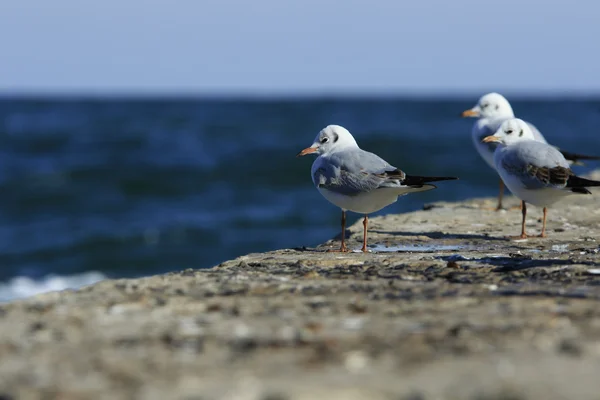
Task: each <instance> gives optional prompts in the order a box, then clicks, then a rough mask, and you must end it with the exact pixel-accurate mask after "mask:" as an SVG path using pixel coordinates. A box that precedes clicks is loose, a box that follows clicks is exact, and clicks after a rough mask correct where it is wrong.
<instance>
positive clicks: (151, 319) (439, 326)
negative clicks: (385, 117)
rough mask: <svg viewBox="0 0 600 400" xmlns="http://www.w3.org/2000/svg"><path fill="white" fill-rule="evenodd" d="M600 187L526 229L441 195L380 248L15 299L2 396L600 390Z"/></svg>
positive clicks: (385, 236)
mask: <svg viewBox="0 0 600 400" xmlns="http://www.w3.org/2000/svg"><path fill="white" fill-rule="evenodd" d="M440 190H441V189H440ZM400 201H401V199H400ZM508 203H509V205H516V204H517V201H516V200H515V199H514V198H511V199H510V200H509V201H508ZM598 204H599V198H598V196H597V195H591V196H582V195H581V196H572V197H571V198H569V199H567V200H565V201H563V202H562V203H559V204H558V205H557V206H556V207H554V208H553V209H551V210H550V213H549V224H548V233H549V237H548V238H547V239H538V238H533V239H527V240H524V241H513V240H507V239H506V238H505V236H507V235H515V234H518V233H519V229H520V212H519V211H518V210H509V211H501V212H494V211H489V210H485V209H483V208H482V207H485V206H488V207H493V205H494V200H493V199H479V200H472V201H466V202H461V203H437V204H435V205H432V206H427V207H425V208H426V209H424V210H423V211H418V212H413V213H408V214H401V215H388V216H385V217H378V218H373V219H372V220H371V226H370V228H371V229H370V233H371V234H370V245H371V246H373V248H374V249H376V250H375V251H373V252H371V253H368V254H362V253H358V252H355V253H349V254H339V253H328V252H325V250H326V249H328V248H331V247H334V248H335V247H337V246H338V245H339V242H338V241H331V242H328V243H325V244H324V245H322V246H320V247H318V248H316V249H287V250H279V251H273V252H270V253H264V254H250V255H247V256H244V257H240V258H238V259H235V260H232V261H227V262H225V263H223V264H221V265H218V266H216V267H214V268H212V269H209V270H186V271H182V272H176V273H170V274H166V275H161V276H153V277H149V278H144V279H132V280H110V281H104V282H101V283H99V284H96V285H93V286H90V287H87V288H83V289H81V290H79V291H64V292H60V293H49V294H45V295H41V296H37V297H35V298H31V299H28V300H25V301H18V302H14V303H10V304H5V305H3V306H2V307H1V308H0V332H1V333H0V359H1V362H0V388H1V391H2V392H1V393H0V398H2V399H9V398H14V399H29V398H32V399H34V398H36V399H37V398H48V399H51V398H60V399H96V398H98V399H148V400H153V399H240V400H241V399H248V400H251V399H252V400H253V399H257V400H258V399H260V400H275V399H345V400H346V399H398V400H402V399H406V400H408V399H412V400H416V399H473V400H488V399H489V400H491V399H496V400H498V399H598V398H600V302H599V299H600V275H599V274H600V265H599V263H600V259H599V255H598V243H597V242H596V239H597V238H598V237H599V229H600V210H598V206H597V205H598ZM529 211H530V213H529V219H528V224H529V227H530V231H531V232H532V233H533V232H537V233H539V230H540V227H541V223H540V220H539V217H540V216H541V210H539V209H536V208H535V207H530V208H529ZM353 218H356V216H355V215H354V216H353ZM348 233H349V235H350V239H349V244H350V246H351V248H353V249H358V248H360V241H361V239H362V224H361V222H360V220H357V222H356V223H355V224H354V225H352V226H351V227H350V228H349V230H348ZM383 247H388V248H387V249H385V250H386V251H383V250H384V249H383ZM2 395H3V396H4V397H2Z"/></svg>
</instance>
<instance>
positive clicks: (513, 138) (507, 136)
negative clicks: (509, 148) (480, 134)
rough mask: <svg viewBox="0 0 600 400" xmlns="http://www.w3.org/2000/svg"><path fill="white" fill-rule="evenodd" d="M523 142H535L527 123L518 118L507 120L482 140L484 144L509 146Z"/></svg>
mask: <svg viewBox="0 0 600 400" xmlns="http://www.w3.org/2000/svg"><path fill="white" fill-rule="evenodd" d="M523 140H535V137H534V136H533V132H532V131H531V128H529V125H527V122H525V121H523V120H522V119H519V118H512V119H507V120H506V121H504V122H503V123H502V124H501V125H500V127H499V128H498V130H497V131H496V133H494V134H493V135H491V136H486V137H484V138H483V140H482V142H484V143H494V142H496V143H501V144H505V145H510V144H513V143H517V142H521V141H523Z"/></svg>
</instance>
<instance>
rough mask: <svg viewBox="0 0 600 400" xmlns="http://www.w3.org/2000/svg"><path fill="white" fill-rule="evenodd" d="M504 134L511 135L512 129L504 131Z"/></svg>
mask: <svg viewBox="0 0 600 400" xmlns="http://www.w3.org/2000/svg"><path fill="white" fill-rule="evenodd" d="M504 132H506V134H507V135H510V134H511V133H513V130H512V129H509V130H506V131H504Z"/></svg>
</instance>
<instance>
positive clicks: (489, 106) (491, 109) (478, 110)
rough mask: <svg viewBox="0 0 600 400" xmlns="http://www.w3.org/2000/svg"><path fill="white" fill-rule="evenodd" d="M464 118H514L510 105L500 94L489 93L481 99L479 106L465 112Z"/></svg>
mask: <svg viewBox="0 0 600 400" xmlns="http://www.w3.org/2000/svg"><path fill="white" fill-rule="evenodd" d="M461 116H462V117H476V118H514V116H515V114H514V112H513V109H512V107H511V106H510V103H509V102H508V100H506V98H505V97H504V96H502V95H501V94H499V93H495V92H492V93H488V94H485V95H483V96H481V98H480V99H479V101H478V102H477V105H476V106H475V107H473V108H471V109H469V110H466V111H463V113H462V114H461Z"/></svg>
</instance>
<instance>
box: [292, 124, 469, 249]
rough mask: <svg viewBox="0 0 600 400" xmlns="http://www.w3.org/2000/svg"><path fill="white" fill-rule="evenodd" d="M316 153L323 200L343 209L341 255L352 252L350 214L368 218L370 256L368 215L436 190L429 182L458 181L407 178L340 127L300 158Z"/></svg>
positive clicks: (321, 136) (324, 133) (322, 136)
mask: <svg viewBox="0 0 600 400" xmlns="http://www.w3.org/2000/svg"><path fill="white" fill-rule="evenodd" d="M313 153H314V154H318V155H319V156H318V157H317V159H316V160H315V161H314V163H313V165H312V169H311V174H312V180H313V183H314V184H315V186H316V187H317V189H318V190H319V192H320V193H321V194H322V195H323V197H325V198H326V199H327V200H329V201H330V202H331V203H333V204H334V205H336V206H338V207H340V208H341V209H342V243H341V246H340V249H339V251H341V252H346V251H348V249H347V247H346V243H345V238H344V236H345V230H346V211H353V212H356V213H360V214H363V215H364V220H363V226H364V231H363V246H362V251H363V252H366V251H367V224H368V214H370V213H373V212H375V211H379V210H381V209H382V208H384V207H386V206H388V205H390V204H392V203H394V202H396V200H397V199H398V196H403V195H405V194H408V193H412V192H422V191H426V190H431V189H435V188H436V186H434V185H431V184H429V182H435V181H444V180H453V179H458V178H455V177H423V176H409V175H406V174H405V173H404V172H403V171H401V170H399V169H398V168H396V167H393V166H392V165H390V164H388V163H387V162H386V161H385V160H383V159H382V158H380V157H379V156H377V155H376V154H373V153H369V152H368V151H364V150H362V149H360V148H359V147H358V144H357V143H356V140H354V137H353V136H352V135H351V134H350V132H348V130H347V129H345V128H344V127H341V126H339V125H329V126H327V127H325V128H324V129H323V130H321V132H319V134H318V135H317V137H316V138H315V140H314V142H313V144H312V145H311V146H310V147H307V148H306V149H304V150H302V151H301V152H300V153H298V155H297V157H299V156H305V155H307V154H313Z"/></svg>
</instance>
